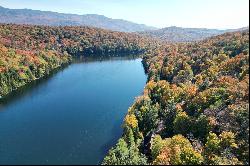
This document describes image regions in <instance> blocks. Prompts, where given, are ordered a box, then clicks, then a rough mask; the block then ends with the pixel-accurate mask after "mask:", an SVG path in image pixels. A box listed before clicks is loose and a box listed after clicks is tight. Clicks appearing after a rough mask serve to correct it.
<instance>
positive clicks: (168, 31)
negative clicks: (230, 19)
mask: <svg viewBox="0 0 250 166" xmlns="http://www.w3.org/2000/svg"><path fill="white" fill-rule="evenodd" d="M247 29H249V27H242V28H239V29H226V30H219V29H208V28H183V27H177V26H170V27H166V28H162V29H158V30H152V31H145V32H138V34H141V35H144V36H147V37H152V38H155V39H160V40H162V41H167V42H192V41H200V40H203V39H206V38H209V37H212V36H217V35H221V34H223V33H226V32H235V31H243V30H247Z"/></svg>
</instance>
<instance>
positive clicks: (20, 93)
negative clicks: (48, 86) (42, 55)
mask: <svg viewBox="0 0 250 166" xmlns="http://www.w3.org/2000/svg"><path fill="white" fill-rule="evenodd" d="M69 65H70V64H67V65H63V66H61V67H59V68H56V69H54V70H53V71H51V72H50V73H49V74H48V75H45V76H44V77H42V78H40V79H37V80H34V81H32V82H29V83H27V84H26V85H24V86H22V87H20V88H18V89H17V90H14V91H13V92H11V93H10V94H8V95H7V96H5V97H3V98H1V99H0V111H1V106H7V105H8V104H11V103H13V102H15V101H16V100H18V99H20V97H25V96H28V95H29V94H30V93H31V92H32V90H35V89H37V88H38V87H39V86H40V85H42V84H45V83H46V82H48V81H49V80H50V79H52V78H53V77H54V76H55V75H56V74H58V73H59V72H62V71H63V70H65V69H67V68H68V67H69Z"/></svg>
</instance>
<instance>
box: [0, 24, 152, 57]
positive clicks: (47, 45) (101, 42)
mask: <svg viewBox="0 0 250 166" xmlns="http://www.w3.org/2000/svg"><path fill="white" fill-rule="evenodd" d="M0 36H1V41H0V42H1V43H3V44H4V45H5V46H7V47H12V48H16V49H25V50H26V49H27V48H28V49H29V50H37V49H39V50H40V49H42V50H43V49H46V50H56V51H59V52H64V51H66V52H67V53H69V54H70V55H88V56H89V55H98V56H99V55H103V56H107V55H109V56H110V55H112V54H121V53H124V54H139V53H143V52H144V51H145V50H146V48H147V47H148V44H149V43H152V42H147V40H148V39H146V38H142V37H140V36H139V35H135V34H130V33H122V32H114V31H108V30H103V29H98V28H91V27H77V26H65V27H49V26H31V25H15V24H0Z"/></svg>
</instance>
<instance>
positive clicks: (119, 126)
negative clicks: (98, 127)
mask: <svg viewBox="0 0 250 166" xmlns="http://www.w3.org/2000/svg"><path fill="white" fill-rule="evenodd" d="M122 123H123V122H122ZM122 123H121V122H120V121H117V122H116V123H115V125H114V126H113V128H112V130H111V133H112V135H117V131H119V130H121V129H122ZM122 131H123V130H122ZM121 136H122V133H121V135H120V136H118V137H114V138H112V139H110V140H109V141H108V142H106V143H105V144H104V145H103V146H102V147H101V152H102V155H103V156H106V155H107V154H108V152H109V150H110V149H111V148H112V147H114V146H115V145H116V143H117V142H118V140H119V138H121ZM101 163H102V161H99V163H98V164H101Z"/></svg>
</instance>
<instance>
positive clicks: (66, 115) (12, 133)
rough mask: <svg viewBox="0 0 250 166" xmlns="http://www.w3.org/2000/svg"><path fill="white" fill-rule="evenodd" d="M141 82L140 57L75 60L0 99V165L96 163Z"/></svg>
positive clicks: (110, 143)
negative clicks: (46, 76)
mask: <svg viewBox="0 0 250 166" xmlns="http://www.w3.org/2000/svg"><path fill="white" fill-rule="evenodd" d="M145 83H146V75H145V73H144V69H143V67H142V64H141V59H121V58H116V59H110V60H105V61H91V62H89V61H85V62H82V61H81V62H79V60H78V61H77V62H75V63H73V64H71V65H69V66H68V67H65V68H64V69H61V70H59V71H58V72H56V73H53V74H52V75H51V76H49V77H48V78H45V79H42V80H39V81H36V82H34V83H32V84H29V85H28V86H25V87H23V88H21V89H20V90H18V91H16V92H14V93H13V94H12V95H11V96H9V97H7V98H6V99H4V100H2V101H0V164H100V162H101V161H102V159H103V157H104V156H105V154H106V153H107V151H108V149H109V148H110V147H111V146H113V145H114V144H115V143H116V141H117V139H118V138H119V137H120V136H121V134H122V128H121V125H122V121H123V118H124V116H125V114H126V113H127V109H128V107H129V106H131V104H132V103H133V101H134V99H135V97H136V96H138V95H140V94H141V93H142V91H143V88H144V86H145Z"/></svg>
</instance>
